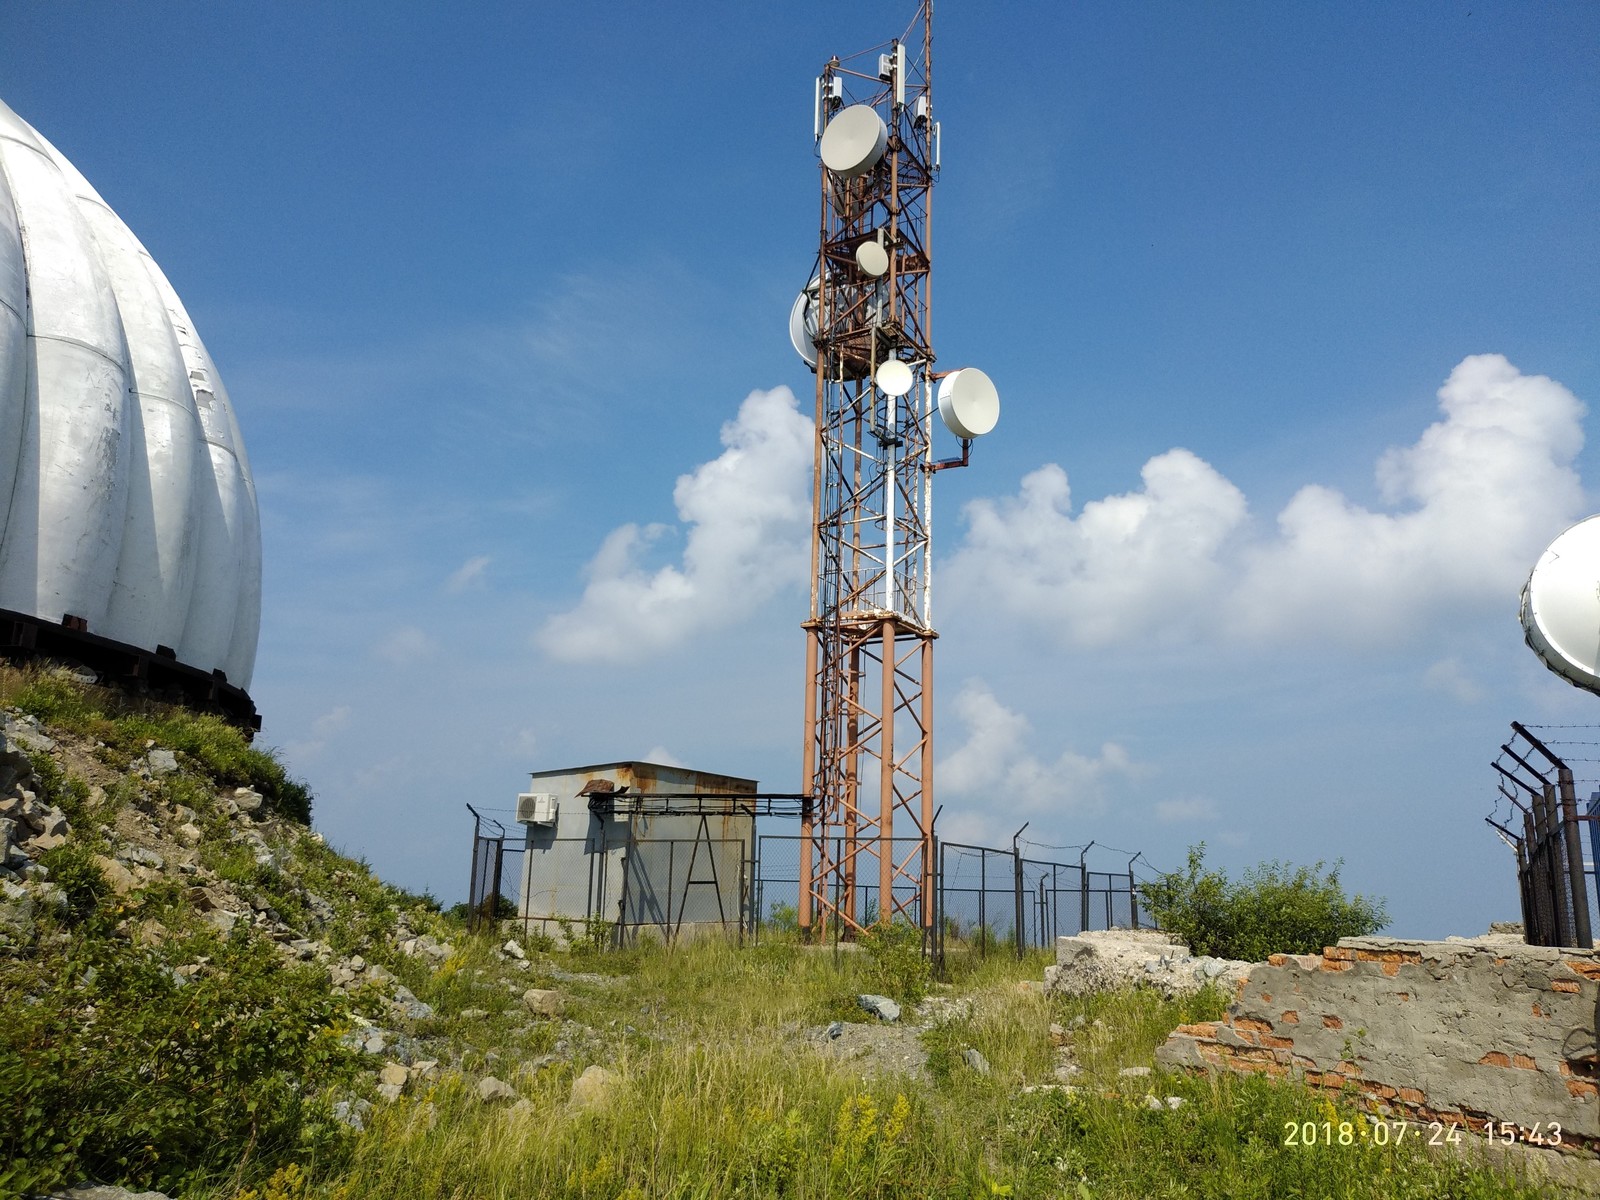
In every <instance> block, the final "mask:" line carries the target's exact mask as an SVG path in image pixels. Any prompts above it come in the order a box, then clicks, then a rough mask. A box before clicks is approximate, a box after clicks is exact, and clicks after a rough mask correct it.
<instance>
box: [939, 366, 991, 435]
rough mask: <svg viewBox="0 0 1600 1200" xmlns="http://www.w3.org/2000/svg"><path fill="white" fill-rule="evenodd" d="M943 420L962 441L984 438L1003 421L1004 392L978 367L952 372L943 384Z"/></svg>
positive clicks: (941, 417)
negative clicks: (1001, 398)
mask: <svg viewBox="0 0 1600 1200" xmlns="http://www.w3.org/2000/svg"><path fill="white" fill-rule="evenodd" d="M939 417H940V419H942V420H943V421H944V424H945V428H946V429H948V430H949V431H950V432H951V433H953V434H955V435H956V436H957V437H958V438H975V437H982V436H983V435H984V434H986V433H988V432H989V431H990V430H991V429H993V428H994V427H995V423H996V422H997V421H999V420H1000V393H999V392H997V391H996V390H995V386H994V383H993V382H992V381H991V380H990V379H989V377H988V376H987V375H985V374H984V373H983V372H982V371H980V370H978V368H977V367H962V368H961V369H960V370H959V371H951V372H950V374H948V375H946V376H945V377H944V378H943V379H941V380H940V381H939Z"/></svg>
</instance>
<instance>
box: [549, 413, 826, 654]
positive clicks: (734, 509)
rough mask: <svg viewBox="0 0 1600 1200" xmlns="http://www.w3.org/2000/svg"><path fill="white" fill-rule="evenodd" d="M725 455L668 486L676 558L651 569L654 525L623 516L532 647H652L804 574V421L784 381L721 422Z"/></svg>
mask: <svg viewBox="0 0 1600 1200" xmlns="http://www.w3.org/2000/svg"><path fill="white" fill-rule="evenodd" d="M722 444H723V446H724V447H725V449H724V450H723V452H722V454H721V455H719V456H718V457H717V458H715V459H712V460H711V461H710V462H708V463H703V464H701V465H700V466H699V467H697V468H696V469H695V470H694V472H693V473H691V474H688V475H683V476H680V477H679V479H678V483H677V486H676V487H675V488H674V489H673V500H674V502H675V504H676V506H677V511H678V518H679V520H680V521H681V522H682V523H683V524H684V525H685V526H687V527H688V533H687V536H686V538H685V541H684V549H683V558H682V564H681V565H667V566H663V567H660V568H659V569H657V570H654V571H650V570H647V569H646V568H644V567H643V566H641V565H640V558H641V556H642V554H643V552H644V551H645V550H646V549H648V548H649V547H650V546H651V545H652V544H654V543H656V542H658V541H660V540H662V539H663V538H664V537H665V536H666V535H667V534H668V533H669V532H671V530H670V528H669V527H667V526H663V525H646V526H639V525H633V524H628V525H623V526H620V527H619V528H617V529H614V530H612V532H611V533H610V534H609V535H607V537H606V539H605V541H604V542H603V543H602V544H601V546H600V549H599V552H598V553H596V555H595V557H594V559H593V561H592V562H590V564H589V567H588V571H587V574H588V584H587V586H586V587H585V589H584V593H583V597H582V599H581V600H580V601H579V602H578V605H577V607H575V608H573V609H571V610H570V611H568V612H564V613H560V614H558V615H556V616H554V617H552V618H550V620H548V621H547V622H545V624H544V626H543V628H541V629H540V630H539V632H538V634H537V635H536V642H537V644H538V645H539V646H540V647H541V648H542V649H543V650H544V651H545V653H547V654H549V655H550V656H551V657H552V658H557V659H562V660H565V661H568V662H624V661H637V660H638V659H639V658H641V657H645V656H648V655H652V654H658V653H661V652H663V651H665V650H668V649H671V648H672V647H674V646H677V645H679V644H681V643H682V642H684V641H686V640H687V639H688V638H690V637H692V636H693V635H694V634H696V633H698V632H700V631H702V630H704V629H707V628H710V627H712V626H714V625H719V624H726V623H729V622H730V621H732V620H734V619H736V615H737V614H739V613H742V612H748V611H749V610H750V609H752V608H754V607H755V606H756V605H758V604H760V603H761V602H762V601H764V600H766V599H767V598H768V597H770V596H772V595H773V594H774V593H776V592H777V591H779V590H780V589H782V588H784V587H786V586H789V585H791V584H795V583H799V582H801V581H803V580H804V579H805V575H806V547H807V529H808V526H809V523H810V514H811V505H810V499H809V490H810V483H811V461H812V425H811V421H810V420H809V419H808V418H807V417H805V416H802V415H801V414H800V413H799V412H798V411H797V410H796V402H795V398H794V395H793V393H792V392H790V391H789V389H788V388H775V389H774V390H772V391H769V392H761V391H757V392H752V393H750V395H749V396H748V397H747V398H746V399H745V401H744V403H743V404H741V405H740V406H739V414H738V416H737V417H736V418H735V419H734V420H732V421H730V422H728V423H727V424H725V425H724V426H723V427H722Z"/></svg>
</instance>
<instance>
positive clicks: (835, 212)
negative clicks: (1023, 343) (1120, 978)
mask: <svg viewBox="0 0 1600 1200" xmlns="http://www.w3.org/2000/svg"><path fill="white" fill-rule="evenodd" d="M931 8H932V5H931V0H924V2H923V3H922V4H921V5H920V6H919V8H918V12H917V16H916V19H915V20H914V21H913V23H912V25H911V28H910V30H908V32H907V34H906V35H905V36H904V37H903V38H901V39H898V40H896V41H893V42H890V43H888V45H887V46H879V47H874V48H873V49H871V50H868V51H864V52H863V53H861V54H858V55H856V56H854V57H852V58H849V59H844V60H840V59H838V58H835V59H832V60H830V61H829V62H828V64H827V65H826V67H824V69H823V72H822V75H821V77H820V78H819V79H818V81H817V93H816V128H815V133H816V137H817V142H818V151H819V155H820V158H821V160H822V163H821V172H820V174H821V182H822V197H821V198H822V219H821V249H820V253H819V256H818V260H817V269H816V272H815V274H814V275H813V277H812V280H811V283H810V285H809V286H808V288H807V289H806V291H805V292H804V293H802V295H801V296H800V298H799V299H798V300H797V301H796V303H795V308H794V312H793V314H792V317H791V322H790V331H791V335H792V337H793V340H794V342H795V348H796V349H797V350H798V351H799V352H800V353H801V354H802V356H804V357H805V358H806V359H807V361H808V362H810V363H811V365H812V367H813V368H814V369H815V371H816V377H817V386H816V439H817V440H816V462H815V470H814V476H813V501H812V505H813V509H812V515H813V521H814V526H813V535H812V575H811V614H810V619H809V620H808V621H807V622H806V624H805V628H806V631H807V641H806V707H805V725H806V732H805V756H806V757H805V762H806V766H805V771H806V777H807V780H808V787H807V790H808V792H809V793H810V794H811V795H812V797H814V816H813V818H812V819H811V820H810V821H808V822H807V823H806V827H805V830H804V834H805V836H804V839H803V841H802V848H801V862H800V906H799V907H800V923H801V925H802V927H803V928H805V929H807V930H809V931H814V932H820V931H823V930H826V929H828V927H829V924H830V923H831V922H837V926H836V928H835V932H839V933H843V934H846V935H848V934H850V933H851V932H853V931H855V930H859V929H861V928H863V927H864V926H866V925H868V924H870V923H872V922H873V921H874V920H877V921H889V920H892V919H894V918H895V917H897V916H899V917H902V918H905V919H909V920H910V921H911V922H912V923H914V924H916V925H918V926H920V927H922V928H924V929H926V928H929V927H931V925H932V922H933V904H932V894H931V888H930V886H929V885H930V883H931V879H932V874H933V815H934V808H933V724H932V722H933V642H934V639H935V637H936V636H937V635H936V634H935V632H934V627H933V615H932V609H931V601H932V574H931V560H930V548H931V541H932V522H931V517H932V502H933V477H934V474H935V473H936V472H937V471H938V470H939V469H940V468H942V467H944V466H949V465H958V464H961V463H964V462H965V460H966V455H967V450H968V441H969V439H970V437H971V436H974V435H976V434H979V433H983V432H986V431H987V429H988V428H989V427H990V426H992V425H993V423H994V415H995V414H997V412H998V402H997V400H995V399H994V393H993V388H992V386H991V385H990V384H989V381H988V379H987V378H986V377H984V376H983V375H982V373H981V372H977V371H962V372H950V373H947V374H940V373H937V372H935V370H934V362H935V357H934V351H933V344H932V338H931V316H932V303H931V296H930V290H929V283H930V275H931V270H932V263H933V260H932V252H931V247H930V243H929V214H930V200H931V197H932V191H933V184H934V180H935V179H936V178H937V176H938V171H939V126H938V124H937V123H936V122H935V121H934V119H933V94H932V87H931V80H932V44H931V36H930V34H931V25H930V22H931V15H932V13H931ZM963 376H964V377H965V378H964V379H963V378H961V377H963ZM936 408H938V409H940V410H941V413H942V415H943V416H944V418H945V423H946V425H948V426H949V427H950V428H951V429H952V430H953V431H955V432H956V434H957V435H958V436H960V437H962V439H963V441H962V457H961V458H960V459H953V460H950V461H948V462H936V461H935V459H934V456H933V437H932V434H933V413H934V410H935V409H936ZM991 410H992V411H991ZM963 418H965V421H966V424H965V425H963V424H962V419H963Z"/></svg>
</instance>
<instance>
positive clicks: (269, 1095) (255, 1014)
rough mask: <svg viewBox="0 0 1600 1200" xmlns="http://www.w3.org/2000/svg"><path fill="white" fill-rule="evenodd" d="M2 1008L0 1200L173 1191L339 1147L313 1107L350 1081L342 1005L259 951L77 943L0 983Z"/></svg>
mask: <svg viewBox="0 0 1600 1200" xmlns="http://www.w3.org/2000/svg"><path fill="white" fill-rule="evenodd" d="M184 963H190V964H195V963H199V964H203V965H202V966H200V967H199V969H198V970H195V971H193V973H192V974H190V975H184V974H181V973H179V972H177V971H175V970H174V966H176V965H183V964H184ZM0 1011H4V1012H5V1013H6V1014H7V1015H6V1020H5V1022H4V1023H3V1024H0V1163H4V1164H10V1165H8V1166H0V1194H5V1193H7V1192H8V1191H13V1190H20V1191H24V1192H27V1191H45V1190H48V1189H50V1188H52V1187H55V1186H57V1185H60V1184H70V1183H73V1182H76V1181H77V1180H78V1179H82V1178H84V1177H86V1176H87V1177H94V1178H102V1179H117V1180H122V1181H124V1182H128V1183H133V1184H137V1185H139V1187H145V1186H155V1187H158V1188H160V1189H161V1190H163V1191H167V1192H169V1193H171V1194H177V1191H192V1190H197V1189H200V1188H202V1187H203V1186H205V1185H207V1184H212V1183H215V1182H218V1181H221V1180H225V1179H228V1178H230V1177H234V1178H240V1179H242V1180H244V1181H249V1180H251V1179H259V1178H263V1177H264V1176H266V1175H268V1174H270V1173H271V1172H272V1170H273V1169H274V1168H275V1167H278V1166H282V1165H283V1164H284V1163H286V1162H288V1161H291V1160H294V1159H303V1158H305V1157H307V1156H313V1157H315V1156H319V1155H326V1154H327V1153H328V1152H329V1151H331V1150H333V1149H335V1148H336V1147H337V1145H338V1144H339V1142H340V1141H341V1139H342V1130H341V1127H339V1126H338V1125H336V1124H335V1123H334V1122H333V1121H332V1120H331V1117H330V1114H329V1112H328V1110H327V1106H326V1103H325V1101H324V1100H323V1099H322V1096H323V1095H324V1094H325V1093H324V1091H323V1089H325V1088H327V1087H329V1086H332V1085H336V1084H339V1083H342V1082H346V1081H348V1080H350V1079H351V1078H353V1075H354V1072H355V1069H356V1061H357V1055H356V1053H355V1052H354V1051H352V1050H349V1049H347V1048H346V1047H345V1046H343V1045H342V1044H341V1043H340V1042H339V1040H338V1037H337V1034H338V1033H339V1032H340V1031H341V1029H342V1027H343V1023H344V1022H345V1021H347V1020H348V1015H349V1007H348V1001H347V1000H346V999H345V998H344V997H342V996H340V995H338V994H337V993H335V992H333V991H331V990H330V989H329V987H328V983H327V976H326V974H325V973H323V972H320V971H318V970H317V969H316V968H313V967H309V966H286V965H285V964H284V963H283V961H282V959H281V958H280V956H279V955H278V954H277V953H276V952H275V951H274V950H273V948H272V947H271V945H270V944H269V943H267V942H266V941H265V940H264V939H258V938H253V937H248V936H243V935H238V936H235V937H233V938H231V939H229V940H228V941H226V942H219V941H217V940H216V939H215V938H214V937H210V936H199V937H191V938H182V939H177V940H175V941H169V942H167V943H166V944H165V945H164V946H162V947H160V948H140V947H135V946H132V945H129V944H128V943H127V942H124V941H122V940H120V939H118V938H115V937H96V936H89V937H77V938H74V939H72V940H71V941H70V942H68V943H66V944H65V945H64V947H63V948H62V949H61V950H59V951H57V952H56V953H52V954H49V955H46V956H44V957H42V958H40V959H37V960H35V961H33V962H30V963H27V964H25V965H22V966H19V967H13V968H12V969H10V970H8V971H7V972H4V973H0ZM135 1190H138V1188H135Z"/></svg>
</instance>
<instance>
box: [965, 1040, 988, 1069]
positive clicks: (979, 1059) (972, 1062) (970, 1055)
mask: <svg viewBox="0 0 1600 1200" xmlns="http://www.w3.org/2000/svg"><path fill="white" fill-rule="evenodd" d="M961 1057H962V1058H963V1059H964V1060H965V1061H966V1064H967V1066H969V1067H971V1068H972V1069H973V1070H974V1071H976V1072H977V1073H978V1074H979V1075H987V1074H989V1072H990V1070H991V1069H992V1068H991V1067H990V1066H989V1060H988V1059H987V1058H985V1057H984V1056H983V1055H982V1054H980V1053H979V1052H978V1051H976V1050H974V1049H972V1048H971V1047H970V1046H969V1047H968V1048H967V1049H966V1050H964V1051H963V1052H962V1054H961Z"/></svg>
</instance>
